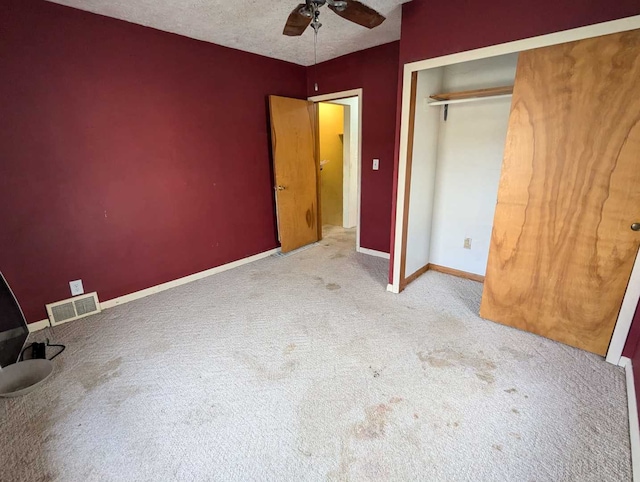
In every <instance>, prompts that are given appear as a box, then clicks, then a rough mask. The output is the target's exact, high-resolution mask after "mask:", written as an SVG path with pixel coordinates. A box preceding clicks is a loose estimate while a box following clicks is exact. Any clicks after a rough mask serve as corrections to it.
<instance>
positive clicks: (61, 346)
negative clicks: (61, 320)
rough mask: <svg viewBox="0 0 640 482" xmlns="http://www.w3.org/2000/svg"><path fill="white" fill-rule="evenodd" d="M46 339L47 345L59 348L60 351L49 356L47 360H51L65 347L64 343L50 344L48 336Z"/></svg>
mask: <svg viewBox="0 0 640 482" xmlns="http://www.w3.org/2000/svg"><path fill="white" fill-rule="evenodd" d="M46 340H47V346H55V347H57V348H60V351H59V352H58V353H56V354H55V355H53V356H52V357H51V358H49V361H51V360H53V359H54V358H55V357H57V356H58V355H59V354H60V353H62V352H63V351H64V350H65V349H66V348H67V347H66V346H64V345H57V344H55V343H54V344H51V343H49V338H47V339H46Z"/></svg>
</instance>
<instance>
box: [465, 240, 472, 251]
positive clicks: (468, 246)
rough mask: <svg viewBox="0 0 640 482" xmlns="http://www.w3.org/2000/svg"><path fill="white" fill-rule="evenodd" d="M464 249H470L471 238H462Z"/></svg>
mask: <svg viewBox="0 0 640 482" xmlns="http://www.w3.org/2000/svg"><path fill="white" fill-rule="evenodd" d="M464 249H471V238H464Z"/></svg>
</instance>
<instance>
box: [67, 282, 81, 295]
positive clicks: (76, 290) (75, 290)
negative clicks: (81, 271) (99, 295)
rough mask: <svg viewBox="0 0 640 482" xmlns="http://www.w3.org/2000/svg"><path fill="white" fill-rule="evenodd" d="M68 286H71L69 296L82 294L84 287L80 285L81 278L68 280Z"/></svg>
mask: <svg viewBox="0 0 640 482" xmlns="http://www.w3.org/2000/svg"><path fill="white" fill-rule="evenodd" d="M69 288H71V296H78V295H83V294H84V287H83V286H82V280H81V279H77V280H75V281H69Z"/></svg>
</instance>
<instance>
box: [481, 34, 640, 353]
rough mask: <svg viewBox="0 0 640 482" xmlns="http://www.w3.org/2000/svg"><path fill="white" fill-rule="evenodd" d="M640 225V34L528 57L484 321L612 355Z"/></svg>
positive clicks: (522, 66)
mask: <svg viewBox="0 0 640 482" xmlns="http://www.w3.org/2000/svg"><path fill="white" fill-rule="evenodd" d="M636 222H640V31H637V30H636V31H632V32H625V33H620V34H615V35H608V36H604V37H598V38H593V39H588V40H581V41H578V42H571V43H567V44H561V45H556V46H552V47H547V48H542V49H536V50H531V51H527V52H522V53H521V54H520V57H519V59H518V68H517V73H516V82H515V88H514V92H513V102H512V108H511V115H510V118H509V130H508V134H507V141H506V147H505V154H504V164H503V167H502V176H501V179H500V188H499V192H498V203H497V206H496V212H495V219H494V226H493V235H492V238H491V246H490V251H489V261H488V265H487V272H486V277H485V284H484V293H483V296H482V305H481V309H480V315H481V316H482V317H483V318H487V319H489V320H493V321H497V322H499V323H503V324H506V325H511V326H514V327H516V328H520V329H522V330H527V331H531V332H534V333H537V334H539V335H542V336H545V337H548V338H552V339H554V340H558V341H560V342H563V343H566V344H568V345H573V346H576V347H579V348H582V349H584V350H587V351H590V352H593V353H597V354H600V355H604V354H605V353H606V351H607V348H608V345H609V341H610V339H611V335H612V332H613V328H614V325H615V323H616V319H617V316H618V311H619V309H620V305H621V303H622V298H623V296H624V292H625V289H626V286H627V283H628V281H629V276H630V274H631V269H632V266H633V263H634V260H635V257H636V254H637V252H638V247H639V245H640V232H638V231H633V230H632V229H631V224H632V223H636Z"/></svg>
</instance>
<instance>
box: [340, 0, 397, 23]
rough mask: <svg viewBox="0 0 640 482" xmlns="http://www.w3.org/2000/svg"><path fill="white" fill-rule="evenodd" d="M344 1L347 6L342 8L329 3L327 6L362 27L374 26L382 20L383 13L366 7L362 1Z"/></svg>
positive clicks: (383, 18)
mask: <svg viewBox="0 0 640 482" xmlns="http://www.w3.org/2000/svg"><path fill="white" fill-rule="evenodd" d="M345 1H346V3H347V6H346V7H344V9H339V8H337V7H334V6H333V5H329V8H330V9H331V10H333V11H334V12H335V13H337V14H338V15H340V16H341V17H342V18H344V19H345V20H349V21H350V22H354V23H357V24H358V25H362V26H363V27H367V28H374V27H377V26H378V25H380V24H381V23H382V22H384V20H385V17H384V16H383V15H380V14H379V13H378V12H376V11H375V10H374V9H373V8H371V7H367V6H366V5H365V4H364V3H360V2H358V1H357V0H345Z"/></svg>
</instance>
